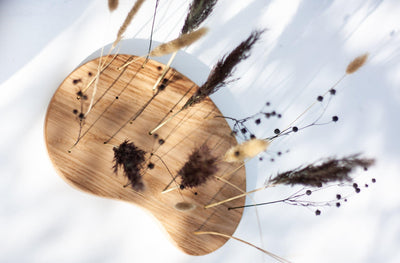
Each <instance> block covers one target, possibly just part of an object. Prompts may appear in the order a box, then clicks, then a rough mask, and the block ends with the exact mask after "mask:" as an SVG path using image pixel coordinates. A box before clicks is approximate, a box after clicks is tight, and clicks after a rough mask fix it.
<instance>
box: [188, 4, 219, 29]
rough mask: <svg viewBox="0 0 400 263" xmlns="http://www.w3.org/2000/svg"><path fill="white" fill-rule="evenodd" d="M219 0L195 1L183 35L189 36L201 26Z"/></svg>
mask: <svg viewBox="0 0 400 263" xmlns="http://www.w3.org/2000/svg"><path fill="white" fill-rule="evenodd" d="M216 3H217V0H193V2H192V3H191V4H190V6H189V12H188V14H187V16H186V19H185V24H184V25H183V27H182V30H181V34H187V33H189V32H191V31H193V30H195V29H196V28H198V27H199V26H200V24H201V23H203V21H204V20H206V18H207V17H208V16H209V15H210V14H211V12H212V11H213V9H214V6H215V4H216Z"/></svg>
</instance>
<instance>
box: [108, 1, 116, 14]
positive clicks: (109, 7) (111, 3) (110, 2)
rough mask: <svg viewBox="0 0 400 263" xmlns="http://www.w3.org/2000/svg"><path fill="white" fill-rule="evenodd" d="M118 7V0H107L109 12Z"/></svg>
mask: <svg viewBox="0 0 400 263" xmlns="http://www.w3.org/2000/svg"><path fill="white" fill-rule="evenodd" d="M117 7H118V0H108V9H109V10H110V12H112V11H114V10H115V9H117Z"/></svg>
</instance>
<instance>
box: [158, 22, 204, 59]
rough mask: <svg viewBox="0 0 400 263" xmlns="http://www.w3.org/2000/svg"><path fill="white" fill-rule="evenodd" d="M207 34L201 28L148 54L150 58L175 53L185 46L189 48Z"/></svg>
mask: <svg viewBox="0 0 400 263" xmlns="http://www.w3.org/2000/svg"><path fill="white" fill-rule="evenodd" d="M207 32H208V28H206V27H203V28H200V29H198V30H196V31H193V32H190V33H186V34H182V35H180V36H179V37H178V38H176V39H174V40H171V41H169V42H167V43H164V44H161V45H159V46H158V47H156V48H154V49H153V50H152V51H151V52H150V56H151V57H161V56H165V55H168V54H171V53H173V52H176V51H178V50H180V49H182V48H184V47H186V46H190V45H191V44H193V43H194V42H196V41H197V40H198V39H200V38H201V37H203V36H204V35H205V34H206V33H207Z"/></svg>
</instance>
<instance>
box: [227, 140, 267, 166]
mask: <svg viewBox="0 0 400 263" xmlns="http://www.w3.org/2000/svg"><path fill="white" fill-rule="evenodd" d="M268 146H269V141H267V140H260V139H251V140H248V141H245V142H243V143H241V144H238V145H235V146H233V147H231V148H230V149H229V150H228V151H226V153H225V156H224V161H225V162H228V163H233V162H243V161H244V160H246V159H251V158H253V157H254V156H256V155H258V154H260V153H261V152H263V151H265V150H266V149H267V147H268Z"/></svg>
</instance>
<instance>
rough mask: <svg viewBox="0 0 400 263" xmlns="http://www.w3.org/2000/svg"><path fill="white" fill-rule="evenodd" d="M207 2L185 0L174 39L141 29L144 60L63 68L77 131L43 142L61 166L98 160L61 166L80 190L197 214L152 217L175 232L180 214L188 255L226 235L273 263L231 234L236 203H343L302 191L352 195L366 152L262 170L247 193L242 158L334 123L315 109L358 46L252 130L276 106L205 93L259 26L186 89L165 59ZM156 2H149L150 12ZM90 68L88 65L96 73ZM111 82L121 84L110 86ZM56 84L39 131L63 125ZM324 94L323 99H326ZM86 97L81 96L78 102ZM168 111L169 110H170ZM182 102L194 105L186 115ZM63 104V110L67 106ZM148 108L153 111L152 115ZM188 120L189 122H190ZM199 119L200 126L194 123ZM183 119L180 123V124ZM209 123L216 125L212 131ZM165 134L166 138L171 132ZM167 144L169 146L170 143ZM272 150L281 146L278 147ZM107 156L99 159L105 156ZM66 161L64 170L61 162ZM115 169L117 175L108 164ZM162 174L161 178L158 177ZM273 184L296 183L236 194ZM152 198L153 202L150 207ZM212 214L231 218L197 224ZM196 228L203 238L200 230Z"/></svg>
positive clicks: (207, 9)
mask: <svg viewBox="0 0 400 263" xmlns="http://www.w3.org/2000/svg"><path fill="white" fill-rule="evenodd" d="M144 2H145V1H144V0H137V1H136V2H135V4H134V5H133V7H132V9H131V10H130V12H129V13H128V15H127V17H126V19H125V21H124V22H123V24H122V26H121V27H120V29H119V31H118V34H117V37H116V39H115V41H114V42H113V44H112V46H111V49H112V50H113V49H114V48H116V47H117V45H118V44H119V43H120V41H121V40H122V38H123V34H124V32H125V31H126V29H127V28H128V26H129V24H130V23H131V22H132V20H133V18H134V16H135V15H136V14H137V12H138V11H139V9H140V8H141V6H142V5H143V4H144ZM108 4H109V10H110V11H114V10H115V9H116V8H117V7H118V1H108ZM216 4H217V1H216V0H193V1H192V3H191V4H190V6H189V10H188V14H187V16H186V19H185V21H184V26H183V28H182V29H181V31H180V35H179V37H177V38H176V39H174V40H172V41H169V42H167V43H164V44H161V45H159V46H157V47H156V48H154V49H152V50H151V48H150V47H151V42H152V37H150V45H149V52H148V54H147V56H146V58H144V57H135V56H133V55H132V56H126V55H125V56H123V55H119V54H116V55H114V56H111V55H107V56H104V57H101V58H99V59H98V60H95V61H93V62H91V64H88V65H86V66H85V67H83V68H82V69H80V70H77V71H76V72H74V73H73V74H71V76H70V77H69V78H73V80H72V83H71V81H70V82H66V84H65V85H68V89H70V90H71V87H72V90H74V89H75V90H74V92H73V98H69V100H70V101H68V103H65V104H68V105H69V104H73V105H77V106H75V107H74V108H73V110H72V113H73V114H72V115H73V117H72V119H73V120H74V121H75V122H76V121H77V122H78V125H77V127H78V132H77V137H75V140H74V142H73V143H71V145H69V148H67V150H65V147H64V146H63V148H62V149H60V147H61V146H60V145H59V144H57V143H53V144H54V145H53V146H54V149H53V148H50V149H51V150H50V152H51V153H53V154H54V155H58V156H60V155H62V154H65V152H67V153H66V154H65V155H62V158H61V159H62V163H57V164H56V165H57V166H63V165H66V164H65V162H66V160H68V159H69V158H71V160H74V162H75V161H76V162H83V161H84V163H85V164H89V165H92V166H93V163H96V161H97V160H99V161H101V162H99V163H96V165H97V166H99V168H98V170H96V171H95V172H94V171H90V172H87V173H86V169H85V168H81V170H83V172H81V173H80V175H79V176H82V174H85V177H84V178H81V177H79V176H77V175H75V174H69V173H66V172H65V173H64V174H63V176H64V177H65V178H66V179H67V180H68V181H70V182H72V183H73V184H74V185H76V186H77V187H79V188H80V189H83V190H85V191H89V192H92V193H94V194H97V195H101V196H107V197H110V198H117V199H121V200H128V201H132V202H133V203H136V204H141V203H144V205H143V206H144V207H145V208H146V209H148V210H150V211H152V212H153V213H157V212H154V208H153V206H155V207H160V206H161V207H162V206H165V207H167V208H165V209H169V210H168V212H167V213H174V212H176V213H187V214H190V216H191V217H192V218H196V217H197V218H198V220H199V221H198V222H197V221H195V219H190V220H189V219H185V217H182V219H180V220H181V221H180V222H178V223H176V222H168V223H166V222H167V221H168V217H167V216H165V214H166V212H165V211H164V210H165V209H164V208H163V209H164V210H163V209H160V213H162V215H161V217H163V216H165V219H160V221H162V223H163V224H164V225H165V226H166V228H167V229H168V232H169V233H170V235H171V236H172V237H173V238H174V234H175V232H179V230H180V229H179V224H180V223H182V222H184V224H185V227H186V228H187V229H186V231H187V232H186V233H185V234H186V235H187V236H186V239H185V240H186V241H187V240H191V239H195V238H197V239H196V242H193V243H194V245H190V246H189V245H187V244H182V243H180V244H178V245H180V248H181V249H183V250H184V251H185V252H187V253H189V254H192V255H203V254H207V253H210V252H211V251H214V250H215V249H217V248H218V247H220V246H222V245H223V244H224V243H225V242H226V241H227V240H228V239H230V238H232V239H235V240H237V241H240V242H243V243H245V244H247V245H250V246H252V247H255V248H256V249H258V250H260V251H262V252H263V253H265V254H266V255H268V256H271V257H272V258H274V259H275V260H277V261H279V262H288V261H287V260H286V259H284V258H282V257H280V256H277V255H275V254H273V253H271V252H269V251H267V250H265V249H263V248H260V247H257V246H255V245H253V244H251V243H249V242H247V241H244V240H242V239H240V238H238V237H235V236H233V233H234V231H235V229H236V227H237V224H238V223H239V222H240V218H241V215H242V213H243V209H244V208H246V207H256V206H263V205H267V204H273V203H274V204H275V203H285V204H290V205H296V206H304V207H315V208H316V210H315V214H316V215H320V214H321V210H320V209H321V207H325V206H332V205H335V206H336V207H340V206H341V203H342V202H346V201H347V199H348V198H349V197H350V196H346V197H345V196H342V195H341V194H339V193H338V194H337V195H336V198H335V199H333V200H330V201H322V202H321V201H315V200H309V199H305V197H309V196H310V195H312V193H313V192H316V191H322V190H324V189H326V188H327V187H331V186H335V187H337V188H343V187H352V188H353V189H354V191H355V192H356V193H359V192H360V191H361V190H360V187H359V186H358V184H357V183H356V182H355V181H354V180H353V177H351V174H352V173H354V171H355V170H356V168H364V170H367V169H368V168H369V167H370V166H372V165H373V164H374V159H371V158H365V157H361V155H359V154H355V155H350V156H347V157H342V158H335V157H329V158H327V159H323V161H321V162H319V163H310V164H305V165H303V166H301V167H298V168H295V169H292V170H289V171H286V172H281V173H278V174H277V175H276V176H269V177H268V179H267V180H266V182H265V184H264V185H263V186H262V187H260V188H257V189H254V190H251V191H247V190H246V187H245V182H246V178H245V174H244V173H245V172H244V165H245V163H246V162H247V161H249V160H251V159H253V158H255V157H257V156H261V155H262V154H263V153H265V152H267V151H268V147H269V146H270V145H272V144H274V143H275V141H277V140H279V139H281V138H283V137H286V136H288V135H290V134H293V133H297V132H299V131H302V130H304V129H308V128H311V127H314V126H321V125H329V124H331V123H332V122H337V121H338V120H339V117H338V116H332V118H331V121H329V122H320V119H321V118H322V117H323V116H324V115H325V111H326V108H327V107H328V106H329V103H330V101H331V99H332V97H333V96H334V95H335V94H336V86H338V84H339V83H340V82H341V81H342V80H343V79H344V77H345V76H347V75H350V74H353V73H355V72H356V71H357V70H359V69H360V68H361V67H362V66H363V65H364V64H365V63H366V61H367V59H368V54H364V55H361V56H359V57H357V58H355V59H354V60H353V61H351V62H350V63H349V64H348V66H347V68H346V71H345V74H344V75H343V77H341V78H340V79H339V80H338V81H337V82H336V83H335V84H334V85H333V86H331V87H330V88H329V89H328V90H327V91H326V92H325V93H324V94H323V95H319V96H317V99H316V101H314V102H313V103H312V104H311V105H310V106H309V107H308V108H307V109H305V111H304V112H302V113H300V114H299V115H298V117H296V119H294V120H293V121H292V122H291V123H290V124H289V125H288V127H287V128H285V129H282V130H281V129H278V128H276V129H274V131H273V133H274V134H273V135H271V136H269V137H267V138H257V137H256V136H255V135H254V133H253V132H251V130H252V129H251V127H250V125H249V123H250V122H254V124H256V125H261V123H262V122H263V119H264V118H265V119H270V118H275V117H276V118H282V114H281V113H278V112H276V111H275V110H272V111H265V110H264V109H262V110H261V111H259V112H258V113H256V114H253V115H251V116H248V117H245V118H242V119H237V118H235V117H228V116H223V115H222V114H220V112H219V111H218V109H217V108H216V107H215V105H214V104H212V102H211V101H210V99H209V96H210V95H212V94H214V93H215V92H217V91H218V90H219V89H220V88H222V87H225V86H228V85H229V84H230V83H231V82H232V81H233V80H234V79H232V77H233V75H234V73H235V68H236V67H237V65H238V64H239V63H241V62H243V61H245V60H246V59H247V58H248V57H249V56H250V51H251V50H252V47H253V46H254V45H255V44H256V42H258V41H260V39H261V38H262V36H263V33H264V30H254V31H253V32H251V34H250V35H249V36H248V37H247V38H246V39H245V40H243V41H242V42H241V43H240V44H239V45H237V46H236V48H234V49H233V50H232V51H231V52H229V53H227V54H226V55H224V56H222V58H220V59H219V60H218V61H217V63H216V64H215V66H214V67H213V68H212V69H211V71H210V73H209V75H208V78H207V79H206V80H205V81H204V83H203V84H202V85H200V86H198V87H196V89H193V88H194V87H195V84H193V83H191V82H190V80H187V79H185V77H184V76H182V75H181V74H180V73H179V72H177V71H175V70H174V69H173V68H172V67H171V64H172V62H173V60H174V58H175V55H176V54H177V52H178V51H179V50H180V49H182V48H184V47H186V46H189V45H191V44H193V43H195V42H196V41H197V40H199V39H200V38H201V37H203V36H204V35H205V34H206V33H207V31H208V29H207V28H205V27H203V28H199V27H200V25H201V24H202V23H203V22H204V21H205V20H206V19H207V17H208V16H209V15H210V14H211V13H212V11H213V9H214V7H215V5H216ZM157 7H158V1H157V2H156V7H155V11H156V10H157ZM155 14H156V12H154V17H153V22H154V20H155ZM152 29H153V28H152ZM151 34H153V31H152V32H151ZM151 36H152V35H151ZM171 53H173V54H172V55H171V58H170V60H169V62H168V63H167V64H166V65H162V64H157V62H154V61H152V60H150V59H149V57H158V56H165V55H169V54H171ZM103 60H104V61H103ZM82 72H88V73H87V76H86V78H87V79H84V78H83V77H82V78H75V75H79V76H81V75H82V74H83V73H82ZM92 72H97V74H93V73H92ZM78 73H79V74H78ZM106 73H107V74H109V75H114V77H113V78H112V80H111V81H108V82H107V78H108V75H107V74H106ZM125 73H127V74H126V75H129V76H130V79H129V80H128V81H127V80H123V77H122V76H123V75H124V74H125ZM143 79H145V80H147V81H144V80H143ZM184 81H185V82H188V83H190V85H189V86H190V88H188V85H183V84H182V83H181V82H184ZM118 82H121V83H122V84H121V83H120V84H116V83H118ZM132 83H135V87H133V88H132V87H131V85H133V84H132ZM139 87H140V88H139ZM151 87H153V88H151ZM91 88H92V89H93V92H92V93H91V95H89V94H88V91H89V89H91ZM60 89H61V92H59V93H60V94H57V93H56V95H55V98H56V99H54V100H53V101H52V103H53V104H56V105H51V107H49V111H48V115H47V123H49V125H50V126H51V125H53V126H51V127H47V129H49V130H51V129H55V128H54V127H58V126H57V125H64V126H63V127H68V126H71V125H70V123H69V122H68V121H69V120H71V117H69V119H67V120H66V122H65V123H63V124H55V123H56V121H55V120H54V118H55V117H53V116H54V115H57V114H59V112H62V113H63V114H67V113H65V112H64V111H65V110H64V109H63V107H64V105H63V104H62V105H61V106H60V105H58V104H57V102H58V101H57V99H58V100H62V96H63V93H66V91H65V89H66V88H65V86H64V84H63V85H62V86H60ZM97 89H99V91H100V93H101V94H100V95H98V94H97ZM192 89H193V90H192ZM176 90H179V92H176ZM164 94H165V96H164ZM328 95H329V96H330V97H329V98H328V100H326V99H325V98H326V97H327V96H328ZM163 96H164V97H163ZM168 96H171V97H168ZM138 97H140V99H138ZM89 98H90V104H88V103H87V102H88V101H89ZM143 101H144V103H143ZM324 101H325V102H326V101H327V103H326V105H325V106H324V107H323V110H322V112H321V114H320V116H319V117H318V118H317V119H316V120H314V121H313V122H311V123H309V124H307V125H305V126H302V127H298V126H296V125H295V124H296V123H297V121H298V119H299V118H300V117H302V116H303V115H304V114H305V113H307V112H308V111H309V110H310V109H311V108H312V107H313V106H314V105H316V104H318V103H323V102H324ZM265 106H266V107H269V106H270V103H269V102H267V103H265ZM202 107H207V110H202ZM77 108H79V109H77ZM85 109H86V110H85ZM176 109H177V110H176ZM174 110H175V113H173V112H174ZM192 110H193V112H194V113H191V111H192ZM183 111H186V115H185V116H184V117H182V118H181V119H179V120H178V119H177V116H178V114H179V113H181V112H183ZM66 112H68V114H69V115H71V110H68V111H66ZM155 112H157V113H156V114H155ZM198 112H200V113H201V114H202V115H201V117H196V114H197V113H198ZM190 113H191V115H190ZM192 120H195V121H194V122H191V121H192ZM227 121H228V122H232V127H233V128H232V130H231V129H230V128H229V127H228V124H227ZM204 123H207V125H209V126H207V125H204V126H205V127H202V125H203V124H204ZM151 125H154V126H151ZM183 126H185V127H184V128H182V127H183ZM192 126H193V127H192ZM222 126H223V127H222ZM210 127H211V128H210ZM221 127H222V128H221ZM74 128H76V127H74ZM213 129H215V130H218V132H215V133H214V131H213ZM178 130H179V131H178ZM193 130H199V131H200V133H199V134H200V135H199V137H198V138H196V139H197V140H198V141H196V142H201V146H198V147H194V148H193V147H188V146H187V144H185V143H187V142H188V141H190V140H189V139H188V137H190V136H191V133H193V132H194V131H193ZM143 131H145V132H143ZM156 132H159V133H156ZM49 134H50V132H49ZM99 134H101V136H100V135H99ZM149 135H152V136H149ZM234 135H236V136H237V138H239V139H241V142H240V143H238V142H237V141H236V138H235V137H234ZM52 136H53V135H52ZM57 136H67V137H69V140H68V142H70V141H71V140H70V139H71V135H70V131H68V133H67V135H66V134H65V133H60V134H56V135H54V137H52V138H51V140H52V141H53V142H58V141H62V139H59V138H60V137H57ZM75 136H76V135H75ZM174 136H175V137H176V138H172V137H174ZM48 140H50V139H48ZM57 140H58V141H57ZM100 141H101V142H100ZM112 141H113V142H116V143H117V144H118V146H113V148H112V149H110V147H109V145H110V143H111V142H112ZM121 141H122V142H121ZM226 142H227V143H226ZM224 143H225V145H224V146H223V147H222V146H221V145H223V144H224ZM101 147H103V148H101ZM94 148H95V149H100V148H101V149H102V150H101V152H102V153H100V152H96V151H95V150H93V149H94ZM175 148H176V149H178V150H177V151H174V150H175ZM103 151H104V153H103ZM171 151H174V153H175V154H172V153H170V152H171ZM86 155H88V156H89V155H90V156H91V159H90V158H89V160H87V157H86ZM97 155H99V156H100V157H99V159H96V158H97V157H95V156H97ZM278 155H281V153H280V152H278ZM70 156H72V157H70ZM107 158H108V160H109V161H108V162H107V161H105V160H107ZM260 159H262V157H260ZM94 160H96V161H94ZM111 160H112V161H111ZM112 163H113V164H112ZM67 166H68V165H67ZM107 166H110V167H109V168H111V169H113V172H114V173H115V174H117V175H116V176H114V177H111V176H107V175H105V174H104V171H108V170H107ZM68 169H72V168H71V167H69V166H68ZM68 169H64V170H68ZM120 169H121V170H122V174H123V176H122V177H121V176H120V175H119V174H120V173H119V172H118V171H119V170H120ZM64 170H63V171H64ZM72 170H73V169H72ZM100 170H101V171H102V174H101V175H99V174H98V173H99V171H100ZM165 174H167V176H164V175H165ZM240 176H242V177H240ZM158 177H162V179H158ZM171 179H172V181H171ZM126 180H128V182H126ZM375 181H376V180H375V179H373V180H372V182H373V183H375ZM172 183H175V187H174V188H169V187H170V185H171V184H172ZM101 185H104V186H105V187H103V186H101ZM278 185H281V186H284V185H286V186H301V187H302V188H301V189H300V190H298V191H296V192H295V193H292V194H290V195H289V196H288V197H286V198H284V199H279V200H274V201H269V202H263V203H255V202H254V203H253V204H250V205H245V204H244V198H245V197H246V196H248V195H250V194H252V193H255V192H258V191H261V190H265V189H267V188H270V187H275V186H278ZM126 186H131V187H130V188H128V187H126ZM366 187H367V186H366ZM227 189H229V190H227ZM175 190H176V191H175ZM160 194H165V195H162V199H163V201H159V196H160ZM164 199H165V200H164ZM159 202H163V203H162V204H161V205H160V203H159ZM154 204H155V205H154ZM238 211H239V212H238ZM215 215H217V217H218V220H220V221H218V224H228V223H226V222H227V221H229V222H232V223H231V224H232V225H229V227H224V228H223V229H228V230H229V231H227V232H222V231H220V232H218V230H219V229H218V228H215V227H214V228H213V226H212V227H211V228H210V229H208V228H207V223H208V220H209V219H210V218H212V217H213V216H215ZM225 217H226V218H225ZM163 220H164V221H163ZM218 224H216V225H218ZM204 236H208V237H207V238H204ZM211 237H213V238H215V239H214V241H215V244H213V242H208V240H209V238H211ZM221 237H222V240H221ZM199 244H200V245H199ZM205 244H206V245H205ZM203 246H204V247H203Z"/></svg>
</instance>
